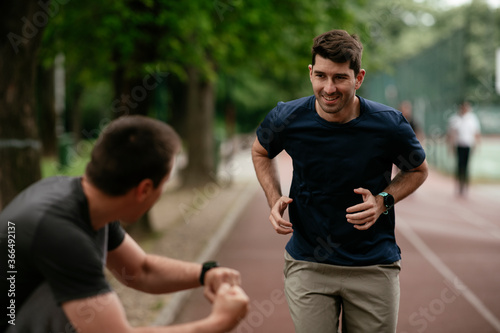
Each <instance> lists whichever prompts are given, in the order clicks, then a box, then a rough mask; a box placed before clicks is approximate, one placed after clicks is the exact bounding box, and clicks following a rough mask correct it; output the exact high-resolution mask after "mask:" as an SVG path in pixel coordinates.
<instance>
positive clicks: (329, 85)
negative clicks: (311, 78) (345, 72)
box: [323, 79, 337, 95]
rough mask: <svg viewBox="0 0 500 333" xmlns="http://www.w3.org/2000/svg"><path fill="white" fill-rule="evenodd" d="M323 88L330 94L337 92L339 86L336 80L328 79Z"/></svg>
mask: <svg viewBox="0 0 500 333" xmlns="http://www.w3.org/2000/svg"><path fill="white" fill-rule="evenodd" d="M323 90H324V91H325V93H326V94H328V95H331V94H333V93H335V92H336V91H337V87H336V86H335V82H334V81H333V80H332V79H328V81H327V82H326V84H325V87H324V88H323Z"/></svg>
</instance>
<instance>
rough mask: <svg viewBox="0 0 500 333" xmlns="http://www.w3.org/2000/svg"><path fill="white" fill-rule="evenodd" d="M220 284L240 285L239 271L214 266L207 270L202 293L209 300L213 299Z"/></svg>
mask: <svg viewBox="0 0 500 333" xmlns="http://www.w3.org/2000/svg"><path fill="white" fill-rule="evenodd" d="M222 284H228V285H229V286H240V285H241V277H240V273H239V272H238V271H237V270H234V269H231V268H225V267H216V268H212V269H211V270H209V271H207V273H206V274H205V288H204V290H203V293H204V295H205V297H206V298H207V299H208V300H209V301H210V302H213V301H214V300H215V297H216V294H217V292H218V290H219V289H220V287H221V286H222Z"/></svg>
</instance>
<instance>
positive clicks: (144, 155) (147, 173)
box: [85, 116, 181, 196]
mask: <svg viewBox="0 0 500 333" xmlns="http://www.w3.org/2000/svg"><path fill="white" fill-rule="evenodd" d="M180 146H181V141H180V138H179V136H178V135H177V133H176V132H175V131H174V129H172V128H171V127H170V126H169V125H167V124H165V123H163V122H161V121H159V120H154V119H152V118H148V117H144V116H123V117H120V118H118V119H116V120H114V121H113V122H111V123H110V124H109V125H108V126H107V127H106V129H105V130H104V131H103V133H101V135H100V137H99V139H98V140H97V143H96V145H95V146H94V148H93V150H92V155H91V161H90V162H89V163H88V164H87V168H86V171H85V174H86V176H87V179H88V180H89V181H90V182H91V183H92V184H93V185H94V186H96V187H97V188H99V189H100V190H101V191H103V192H104V193H106V194H108V195H112V196H118V195H122V194H125V193H127V192H128V191H129V190H130V189H132V188H134V187H135V186H137V185H138V184H139V183H140V182H141V181H142V180H144V179H151V180H152V181H153V184H154V186H155V187H157V186H158V185H159V184H160V182H161V180H162V179H163V178H164V177H165V176H166V175H167V174H168V173H169V172H170V170H171V169H172V167H173V162H174V158H175V155H176V154H177V152H178V151H179V149H180Z"/></svg>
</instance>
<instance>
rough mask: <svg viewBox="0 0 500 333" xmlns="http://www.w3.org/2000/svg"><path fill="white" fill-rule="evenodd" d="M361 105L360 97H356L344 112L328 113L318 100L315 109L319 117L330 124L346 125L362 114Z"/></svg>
mask: <svg viewBox="0 0 500 333" xmlns="http://www.w3.org/2000/svg"><path fill="white" fill-rule="evenodd" d="M360 105H361V103H360V102H359V98H358V96H354V98H353V99H352V101H351V102H350V103H349V104H346V105H345V106H344V108H343V109H342V110H340V111H339V112H337V113H327V112H324V111H323V110H322V109H321V106H320V105H319V103H318V101H317V100H316V103H315V107H316V112H317V113H318V114H319V116H320V117H321V118H323V119H325V120H326V121H328V122H330V123H335V124H346V123H348V122H350V121H351V120H353V119H356V118H358V117H359V115H360V114H361V106H360Z"/></svg>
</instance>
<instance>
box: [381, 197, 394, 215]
mask: <svg viewBox="0 0 500 333" xmlns="http://www.w3.org/2000/svg"><path fill="white" fill-rule="evenodd" d="M378 195H380V196H381V197H383V198H384V206H385V212H384V214H385V215H387V214H389V209H391V208H392V207H394V197H393V196H392V195H391V194H389V193H387V192H380V193H379V194H378Z"/></svg>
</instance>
